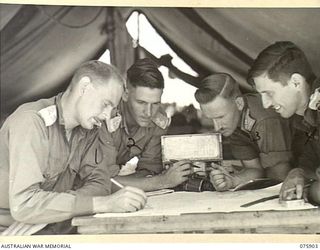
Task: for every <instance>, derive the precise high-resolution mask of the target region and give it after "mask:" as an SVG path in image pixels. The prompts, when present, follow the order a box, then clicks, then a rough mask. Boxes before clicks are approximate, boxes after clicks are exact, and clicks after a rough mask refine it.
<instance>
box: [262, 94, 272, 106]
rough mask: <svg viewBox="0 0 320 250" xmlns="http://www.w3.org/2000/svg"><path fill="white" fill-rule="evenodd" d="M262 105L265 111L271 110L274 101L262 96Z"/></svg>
mask: <svg viewBox="0 0 320 250" xmlns="http://www.w3.org/2000/svg"><path fill="white" fill-rule="evenodd" d="M261 98H262V105H263V107H264V108H265V109H267V108H270V107H271V106H272V100H271V98H270V97H267V96H266V95H262V96H261Z"/></svg>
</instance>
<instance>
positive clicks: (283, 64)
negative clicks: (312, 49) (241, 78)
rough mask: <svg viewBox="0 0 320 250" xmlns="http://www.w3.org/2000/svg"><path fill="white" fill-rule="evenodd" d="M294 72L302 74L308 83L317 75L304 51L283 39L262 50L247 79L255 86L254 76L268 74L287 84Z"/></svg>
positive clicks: (273, 78)
mask: <svg viewBox="0 0 320 250" xmlns="http://www.w3.org/2000/svg"><path fill="white" fill-rule="evenodd" d="M294 73H298V74H300V75H302V76H303V77H304V78H305V79H306V81H307V82H308V83H311V82H312V81H313V78H314V77H315V75H314V73H313V71H312V68H311V66H310V64H309V62H308V60H307V57H306V55H305V54H304V52H303V51H302V50H301V49H300V48H299V47H298V46H297V45H295V44H294V43H293V42H289V41H281V42H276V43H274V44H272V45H270V46H268V47H267V48H265V49H264V50H263V51H261V52H260V54H259V55H258V57H257V58H256V59H255V60H254V62H253V65H252V67H251V69H250V70H249V71H248V76H247V81H248V83H249V84H250V85H252V86H254V80H253V78H254V77H258V76H261V75H263V74H266V76H268V78H270V79H271V80H273V81H276V82H278V81H279V82H281V83H282V84H283V85H286V84H287V81H288V79H290V77H291V75H292V74H294Z"/></svg>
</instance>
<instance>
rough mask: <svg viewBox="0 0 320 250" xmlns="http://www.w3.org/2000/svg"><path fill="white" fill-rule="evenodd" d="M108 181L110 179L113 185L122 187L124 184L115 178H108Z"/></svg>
mask: <svg viewBox="0 0 320 250" xmlns="http://www.w3.org/2000/svg"><path fill="white" fill-rule="evenodd" d="M110 181H111V182H112V183H113V184H114V185H116V186H118V187H119V188H124V186H123V185H122V184H121V183H120V182H118V181H116V180H115V179H113V178H110Z"/></svg>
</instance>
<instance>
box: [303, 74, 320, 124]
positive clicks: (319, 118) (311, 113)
mask: <svg viewBox="0 0 320 250" xmlns="http://www.w3.org/2000/svg"><path fill="white" fill-rule="evenodd" d="M319 87H320V78H317V79H316V80H315V81H314V82H313V84H312V86H311V94H312V93H313V92H314V91H315V89H316V88H319ZM303 120H304V121H305V122H306V123H307V124H309V125H310V126H312V127H317V126H319V125H320V111H318V110H312V109H310V108H309V107H308V108H307V109H306V111H305V112H304V116H303Z"/></svg>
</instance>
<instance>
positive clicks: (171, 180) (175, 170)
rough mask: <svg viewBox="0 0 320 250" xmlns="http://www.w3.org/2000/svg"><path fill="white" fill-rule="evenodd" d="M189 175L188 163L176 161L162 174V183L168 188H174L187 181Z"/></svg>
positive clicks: (189, 167)
mask: <svg viewBox="0 0 320 250" xmlns="http://www.w3.org/2000/svg"><path fill="white" fill-rule="evenodd" d="M190 174H191V163H190V161H178V162H176V163H174V164H173V165H172V166H171V167H169V168H168V170H167V171H166V172H165V173H164V174H163V176H162V178H163V183H165V186H166V187H168V188H172V187H176V186H178V185H179V184H181V183H183V182H185V181H186V180H188V176H189V175H190Z"/></svg>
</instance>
